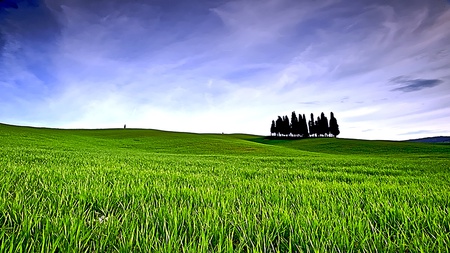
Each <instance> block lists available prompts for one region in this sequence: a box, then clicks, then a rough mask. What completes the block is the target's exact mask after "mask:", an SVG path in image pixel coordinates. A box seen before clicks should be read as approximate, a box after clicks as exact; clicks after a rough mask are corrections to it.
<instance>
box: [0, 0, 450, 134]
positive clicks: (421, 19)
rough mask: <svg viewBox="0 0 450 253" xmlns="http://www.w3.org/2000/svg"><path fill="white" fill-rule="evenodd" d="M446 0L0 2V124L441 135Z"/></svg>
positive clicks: (448, 120) (447, 125) (447, 93)
mask: <svg viewBox="0 0 450 253" xmlns="http://www.w3.org/2000/svg"><path fill="white" fill-rule="evenodd" d="M449 70H450V0H361V1H343V0H341V1H339V0H317V1H311V0H230V1H226V0H189V1H188V0H129V1H125V0H96V1H92V0H0V122H1V123H6V124H14V125H27V126H36V127H52V128H121V127H123V125H124V124H127V127H128V128H151V129H162V130H169V131H182V132H196V133H222V132H223V133H248V134H258V135H269V134H270V124H271V121H272V120H275V119H276V118H277V117H278V116H283V115H289V117H290V115H291V112H292V111H295V112H296V113H297V114H306V115H307V117H308V118H309V114H310V113H314V115H315V117H317V116H318V115H319V114H320V113H321V112H324V113H325V114H326V115H327V116H328V117H329V114H330V112H333V113H334V115H335V117H336V119H337V121H338V124H339V128H340V131H341V134H340V135H339V137H341V138H358V139H384V140H406V139H412V138H419V137H427V136H445V135H447V136H448V135H450V71H449Z"/></svg>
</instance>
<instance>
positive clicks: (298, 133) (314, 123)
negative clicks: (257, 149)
mask: <svg viewBox="0 0 450 253" xmlns="http://www.w3.org/2000/svg"><path fill="white" fill-rule="evenodd" d="M339 133H340V131H339V125H338V123H337V120H336V118H335V117H334V114H333V113H332V112H331V113H330V120H329V121H328V118H327V117H326V116H325V114H324V113H323V112H322V113H321V114H320V117H317V119H316V120H314V115H313V114H312V113H311V118H310V120H309V121H308V122H306V116H305V114H303V115H301V114H299V115H298V117H297V114H296V113H295V111H294V112H292V115H291V120H290V121H289V117H288V116H287V115H286V116H283V117H281V116H278V119H277V120H276V121H275V120H272V125H271V126H270V135H271V136H278V137H279V136H284V137H302V138H307V137H329V136H333V137H336V136H338V135H339Z"/></svg>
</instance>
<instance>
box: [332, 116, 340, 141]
mask: <svg viewBox="0 0 450 253" xmlns="http://www.w3.org/2000/svg"><path fill="white" fill-rule="evenodd" d="M330 133H331V134H332V135H333V136H334V137H337V136H338V135H339V134H340V133H341V131H339V125H338V123H337V120H336V118H335V117H334V114H333V112H331V113H330Z"/></svg>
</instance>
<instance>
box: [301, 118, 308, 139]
mask: <svg viewBox="0 0 450 253" xmlns="http://www.w3.org/2000/svg"><path fill="white" fill-rule="evenodd" d="M299 118H301V120H300V134H301V135H302V137H303V138H306V137H309V133H308V123H306V116H305V114H303V117H302V116H301V115H299Z"/></svg>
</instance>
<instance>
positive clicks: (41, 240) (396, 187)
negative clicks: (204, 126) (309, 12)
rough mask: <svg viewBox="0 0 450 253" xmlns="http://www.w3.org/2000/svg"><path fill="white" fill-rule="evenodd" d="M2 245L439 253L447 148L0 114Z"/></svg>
mask: <svg viewBox="0 0 450 253" xmlns="http://www.w3.org/2000/svg"><path fill="white" fill-rule="evenodd" d="M0 143H1V149H0V173H1V175H3V176H2V177H0V252H7V251H38V250H39V251H45V252H56V251H63V252H70V251H89V252H92V251H94V252H110V251H132V252H139V251H143V252H172V251H175V252H179V251H183V252H184V251H191V252H206V251H214V252H223V251H227V252H230V251H237V252H239V251H257V252H260V251H265V252H266V251H271V252H276V251H279V252H299V251H321V252H322V251H346V252H347V251H362V250H365V251H383V252H384V251H395V252H398V251H445V250H446V249H447V248H448V245H449V243H450V218H449V215H448V213H449V211H450V210H449V208H450V205H449V203H450V181H449V178H450V177H449V176H450V175H449V174H450V152H449V151H450V146H449V145H439V144H426V143H407V142H388V141H363V140H347V139H331V138H330V139H314V138H311V139H303V140H268V139H265V138H264V137H261V136H254V135H221V134H192V133H174V132H165V131H157V130H144V129H104V130H62V129H46V128H30V127H19V126H10V125H4V124H0Z"/></svg>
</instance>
